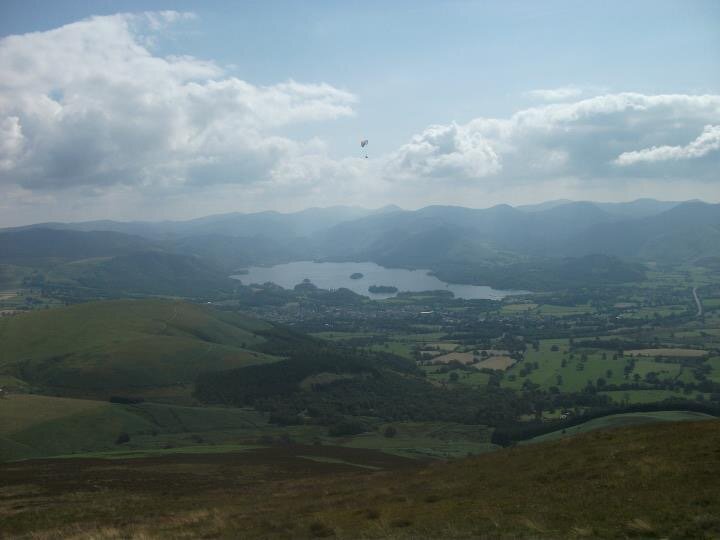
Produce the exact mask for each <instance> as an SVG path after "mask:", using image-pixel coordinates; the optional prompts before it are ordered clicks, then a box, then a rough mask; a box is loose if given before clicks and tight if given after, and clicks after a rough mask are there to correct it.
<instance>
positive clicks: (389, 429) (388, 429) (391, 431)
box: [383, 426, 397, 439]
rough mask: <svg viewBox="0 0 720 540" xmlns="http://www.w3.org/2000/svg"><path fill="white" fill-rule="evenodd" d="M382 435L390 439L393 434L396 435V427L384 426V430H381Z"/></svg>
mask: <svg viewBox="0 0 720 540" xmlns="http://www.w3.org/2000/svg"><path fill="white" fill-rule="evenodd" d="M383 435H384V436H385V437H387V438H388V439H392V438H393V437H394V436H395V435H397V429H395V428H394V427H393V426H388V427H386V428H385V431H383Z"/></svg>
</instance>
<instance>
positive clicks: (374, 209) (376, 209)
mask: <svg viewBox="0 0 720 540" xmlns="http://www.w3.org/2000/svg"><path fill="white" fill-rule="evenodd" d="M639 201H654V202H658V203H678V204H682V203H688V202H700V203H704V204H720V203H717V202H714V201H706V200H702V199H687V200H682V201H670V200H662V199H653V198H650V197H641V198H637V199H631V200H625V201H600V200H571V199H550V200H545V201H538V202H537V203H528V204H508V203H497V204H492V205H489V206H464V205H461V204H446V205H445V204H427V205H423V206H419V207H416V208H403V207H402V206H400V205H398V204H393V203H389V204H385V205H382V206H377V207H368V206H361V205H352V204H335V205H328V206H308V207H306V208H300V209H298V210H287V211H283V210H274V209H271V208H267V209H262V208H261V209H257V210H252V211H247V212H243V211H239V210H238V211H235V210H229V211H227V212H217V213H214V214H198V215H191V216H188V217H185V218H178V219H152V217H149V218H146V219H143V218H138V219H113V218H110V217H108V218H103V219H100V220H95V219H88V220H64V221H63V220H58V221H51V220H46V221H29V222H27V223H16V224H12V225H2V224H1V223H0V228H13V227H24V226H28V225H37V224H42V223H68V224H70V223H82V222H86V221H87V222H92V221H103V220H107V221H115V222H119V223H131V222H148V223H156V222H157V223H159V222H163V221H178V222H182V221H192V220H195V219H203V218H209V217H214V216H223V215H232V214H242V215H252V214H263V213H277V214H281V215H286V214H296V213H302V212H308V211H312V210H331V209H340V208H345V209H348V210H350V209H355V210H364V211H366V212H379V211H381V210H384V209H387V208H393V209H397V210H398V211H404V212H414V211H417V210H422V209H423V208H429V207H437V206H441V207H455V208H465V209H469V210H488V209H491V208H495V207H497V206H510V207H511V208H523V207H534V206H542V205H546V204H547V205H550V206H549V208H554V207H555V205H554V204H553V203H558V204H557V206H560V205H563V204H574V203H590V204H601V205H604V204H632V203H635V202H639Z"/></svg>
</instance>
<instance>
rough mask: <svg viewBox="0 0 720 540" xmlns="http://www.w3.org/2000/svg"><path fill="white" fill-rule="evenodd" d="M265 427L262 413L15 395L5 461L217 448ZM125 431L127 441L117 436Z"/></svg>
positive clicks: (3, 446) (3, 438)
mask: <svg viewBox="0 0 720 540" xmlns="http://www.w3.org/2000/svg"><path fill="white" fill-rule="evenodd" d="M266 427H267V423H266V419H265V418H264V417H263V416H262V415H261V414H258V413H256V412H254V411H249V410H247V409H230V408H212V407H202V408H200V407H183V406H178V405H169V404H159V403H126V404H123V403H111V402H108V401H96V400H89V399H73V398H62V397H51V396H42V395H34V394H11V395H9V396H7V397H6V398H5V399H3V401H2V406H0V461H6V460H15V459H29V458H38V457H50V456H58V455H72V454H77V453H89V452H92V453H96V452H118V451H120V452H131V451H138V450H140V451H145V452H152V451H159V450H163V449H165V450H168V449H170V448H173V449H175V448H188V447H191V449H197V447H198V446H199V445H201V444H205V445H206V446H205V448H206V451H212V450H214V448H212V447H211V444H212V445H214V444H217V442H221V443H223V442H225V440H226V439H228V438H232V439H237V438H241V439H244V440H248V439H251V440H252V438H253V437H257V436H258V435H257V434H258V433H263V432H264V431H263V428H266ZM265 431H267V430H265ZM122 434H126V435H128V440H127V441H126V442H120V441H119V440H118V439H119V436H120V435H122ZM207 439H209V440H207Z"/></svg>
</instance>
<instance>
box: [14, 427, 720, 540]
mask: <svg viewBox="0 0 720 540" xmlns="http://www.w3.org/2000/svg"><path fill="white" fill-rule="evenodd" d="M719 427H720V422H718V421H705V422H682V423H677V424H672V423H665V424H655V425H647V426H640V427H637V426H636V427H629V428H627V427H626V428H621V429H615V430H610V431H594V432H591V433H587V434H584V435H579V436H576V437H571V438H568V439H563V440H558V441H551V442H546V443H541V444H534V445H527V446H522V447H514V448H509V449H505V450H502V451H497V452H492V453H487V454H483V455H481V456H477V457H472V458H467V459H463V460H458V461H455V462H452V463H449V464H448V463H436V464H433V465H431V466H422V465H415V466H412V464H408V463H407V462H405V461H403V460H400V459H395V460H394V461H391V460H387V459H385V460H382V459H380V458H379V457H378V456H377V455H376V454H373V453H372V452H369V451H360V450H353V451H350V450H349V449H339V448H335V447H325V446H322V447H312V446H310V447H308V446H292V445H291V446H286V447H277V448H263V449H258V450H252V449H248V450H246V451H244V452H241V453H235V454H233V455H230V456H228V455H218V454H205V455H203V454H197V455H176V456H172V457H169V456H164V457H162V458H157V457H156V458H144V459H135V460H128V459H121V456H118V457H119V458H120V459H114V460H112V461H102V460H97V459H94V460H50V461H44V462H27V463H13V464H6V465H0V473H1V474H2V475H3V479H4V483H3V486H2V487H0V494H1V495H2V498H0V501H1V502H0V512H2V513H3V515H5V516H7V517H6V518H5V520H4V525H5V527H6V531H8V532H9V534H12V535H29V534H30V533H32V532H40V531H42V532H43V534H45V535H52V536H56V537H64V536H69V535H70V534H74V533H75V532H76V531H78V530H82V531H83V532H84V533H86V534H87V533H91V534H94V535H95V537H98V538H114V537H126V536H131V535H136V536H145V537H154V536H158V535H164V536H168V537H175V536H179V535H181V534H183V535H184V534H190V535H192V536H206V537H211V536H212V537H240V536H242V537H243V538H317V537H340V538H345V537H354V538H578V537H589V538H627V537H636V538H655V537H659V538H713V537H716V536H717V535H718V534H720V494H719V493H718V490H717V489H716V486H715V483H714V482H713V481H712V479H713V478H716V477H717V475H718V474H720V456H719V455H718V452H717V449H718V448H720V429H719ZM388 469H390V470H389V471H388ZM188 471H193V474H188V473H187V472H188ZM30 486H35V487H34V488H33V489H35V491H34V492H33V493H36V494H37V495H38V496H42V497H43V501H45V507H44V510H43V518H42V520H38V519H37V513H36V510H35V506H33V505H27V504H24V502H25V501H26V500H27V498H26V497H27V495H26V494H27V492H28V489H30ZM40 486H41V487H40ZM309 489H312V490H313V493H316V494H317V496H315V497H311V498H308V496H307V493H308V490H309ZM98 491H100V492H101V493H102V496H101V497H99V496H98ZM129 492H130V493H132V494H133V497H128V496H127V494H128V493H129ZM268 500H272V501H273V504H272V505H269V504H268ZM278 508H281V509H282V510H283V512H282V513H278Z"/></svg>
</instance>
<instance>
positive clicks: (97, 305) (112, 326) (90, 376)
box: [0, 300, 276, 399]
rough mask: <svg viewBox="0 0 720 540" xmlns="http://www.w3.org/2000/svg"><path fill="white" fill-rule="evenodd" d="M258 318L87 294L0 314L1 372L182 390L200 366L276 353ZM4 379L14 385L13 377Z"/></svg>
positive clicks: (77, 391)
mask: <svg viewBox="0 0 720 540" xmlns="http://www.w3.org/2000/svg"><path fill="white" fill-rule="evenodd" d="M270 328H271V326H270V325H269V324H267V323H264V322H262V321H258V320H256V319H251V318H248V317H243V316H240V315H237V314H231V313H225V312H222V311H218V310H216V309H213V308H212V307H210V306H205V305H197V304H190V303H186V302H175V301H169V300H118V301H107V302H90V303H86V304H78V305H75V306H71V307H68V308H59V309H53V310H43V311H34V312H31V313H27V314H24V315H19V316H16V317H8V318H4V319H2V320H0V340H1V341H2V348H0V377H4V378H5V380H11V381H12V380H14V381H16V385H27V386H30V387H31V388H34V389H35V390H37V391H40V392H42V393H57V394H61V395H66V396H75V397H97V398H102V399H107V398H108V397H110V396H113V395H131V396H136V397H145V398H154V399H157V398H161V397H166V398H172V397H179V396H187V395H189V394H190V393H191V391H192V387H191V385H192V383H193V382H194V380H195V378H196V377H197V375H198V373H200V372H203V371H213V370H223V369H232V368H237V367H241V366H246V365H252V364H258V363H264V362H271V361H275V360H276V358H275V357H273V356H269V355H265V354H263V353H260V352H257V351H255V350H252V349H253V348H255V347H257V346H259V345H260V344H262V343H264V341H265V338H264V337H262V336H261V335H260V332H262V331H265V330H268V329H270ZM9 386H11V387H12V386H13V385H12V384H10V385H9Z"/></svg>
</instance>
